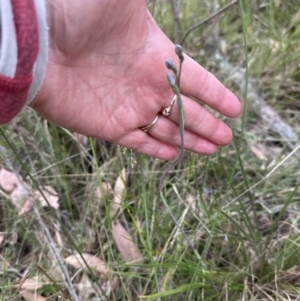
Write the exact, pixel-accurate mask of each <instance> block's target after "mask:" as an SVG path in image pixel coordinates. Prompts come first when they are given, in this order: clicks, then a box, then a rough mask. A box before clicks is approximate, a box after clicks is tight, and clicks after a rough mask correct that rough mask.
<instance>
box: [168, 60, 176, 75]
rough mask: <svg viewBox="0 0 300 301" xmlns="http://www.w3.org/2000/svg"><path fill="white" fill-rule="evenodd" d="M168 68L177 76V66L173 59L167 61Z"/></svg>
mask: <svg viewBox="0 0 300 301" xmlns="http://www.w3.org/2000/svg"><path fill="white" fill-rule="evenodd" d="M166 67H167V68H168V69H169V70H172V71H173V72H174V73H175V74H177V69H176V66H175V64H174V62H173V61H172V60H171V59H167V60H166Z"/></svg>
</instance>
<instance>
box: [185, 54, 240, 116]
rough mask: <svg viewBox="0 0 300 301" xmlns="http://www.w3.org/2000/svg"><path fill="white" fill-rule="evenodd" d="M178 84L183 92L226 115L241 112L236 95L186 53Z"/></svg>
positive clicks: (235, 114)
mask: <svg viewBox="0 0 300 301" xmlns="http://www.w3.org/2000/svg"><path fill="white" fill-rule="evenodd" d="M180 85H181V91H182V92H183V93H184V94H186V95H190V96H193V97H195V98H197V99H199V100H201V101H203V102H204V103H206V104H207V105H209V106H210V107H211V108H213V109H214V110H216V111H218V112H220V113H221V114H223V115H225V116H227V117H230V118H233V117H237V116H238V115H239V114H240V113H241V104H240V102H239V100H238V99H237V97H236V96H235V95H234V94H233V93H232V92H231V91H229V90H228V89H226V88H225V86H224V85H223V84H222V83H221V82H220V81H219V80H218V79H217V78H216V77H215V76H214V75H212V74H211V73H210V72H208V71H207V70H205V69H204V68H203V67H201V66H200V65H199V64H198V63H196V62H195V61H194V60H193V59H191V58H190V57H189V56H187V55H185V60H184V62H183V67H182V75H181V83H180Z"/></svg>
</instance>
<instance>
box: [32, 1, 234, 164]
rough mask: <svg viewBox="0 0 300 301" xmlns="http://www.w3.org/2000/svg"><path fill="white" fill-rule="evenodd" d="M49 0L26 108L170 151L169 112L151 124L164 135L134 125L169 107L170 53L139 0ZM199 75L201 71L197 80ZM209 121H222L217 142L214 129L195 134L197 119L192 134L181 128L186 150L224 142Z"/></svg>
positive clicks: (144, 147) (87, 130) (157, 152)
mask: <svg viewBox="0 0 300 301" xmlns="http://www.w3.org/2000/svg"><path fill="white" fill-rule="evenodd" d="M56 2H57V3H55V2H52V3H51V4H50V5H51V7H50V8H49V12H48V13H49V17H50V21H49V23H50V28H51V32H50V53H49V62H48V66H47V72H46V75H45V80H44V83H43V87H42V89H41V91H40V93H39V94H38V96H37V97H36V99H35V100H34V101H33V102H32V106H33V107H34V108H35V109H36V110H37V111H39V112H40V113H41V114H42V115H44V116H45V117H46V118H47V119H49V120H51V121H53V122H55V123H56V124H58V125H61V126H63V127H65V128H68V129H70V130H73V131H76V132H79V133H82V134H86V135H88V136H92V137H97V138H101V139H103V140H107V141H111V142H115V143H118V144H120V145H123V146H126V147H129V148H132V149H135V150H137V151H139V152H142V153H145V154H148V155H151V156H156V157H158V158H164V159H170V158H172V157H174V156H176V153H177V151H176V146H178V145H179V144H180V142H179V130H178V125H176V116H173V120H174V121H175V122H172V121H171V120H164V119H162V118H163V117H161V118H160V119H159V122H158V123H157V125H155V127H156V128H157V129H159V126H160V127H161V128H163V129H164V128H169V130H166V133H165V135H163V134H162V131H159V132H160V133H156V132H155V127H153V130H151V131H153V133H151V132H150V135H149V134H146V133H144V132H142V131H141V130H139V127H141V126H144V125H147V124H149V123H150V122H151V121H152V120H153V118H154V117H155V115H156V114H157V113H158V112H159V111H161V110H162V109H163V108H164V107H167V106H168V105H169V103H170V100H171V99H172V95H173V93H172V91H171V89H170V88H169V86H168V83H167V80H166V75H165V74H166V68H165V65H164V62H165V60H166V59H167V58H172V57H173V58H174V54H173V51H174V46H173V44H172V43H171V42H170V41H169V40H168V39H167V38H166V37H165V36H164V34H163V33H162V32H161V31H160V30H159V28H158V27H157V25H156V23H155V22H154V21H153V19H152V17H151V16H150V15H149V14H148V12H147V10H146V8H145V1H142V0H139V1H136V0H135V1H134V0H130V1H127V2H126V4H119V3H120V2H119V1H117V0H115V1H113V0H105V1H101V4H100V3H99V2H97V1H93V0H91V1H89V2H88V1H81V0H78V1H77V2H75V3H74V1H72V5H69V6H70V7H66V8H65V9H64V7H63V5H67V4H66V3H65V2H66V1H61V2H62V3H59V0H57V1H56ZM175 59H176V58H175ZM190 61H191V60H190ZM187 64H188V67H187V69H189V68H195V66H196V65H195V63H194V62H188V63H187ZM199 68H200V66H199ZM191 70H192V69H191ZM200 70H201V72H204V71H203V69H200ZM205 78H206V75H204V76H203V83H204V80H205ZM188 80H189V79H188V78H187V79H186V82H188ZM206 80H207V78H206ZM206 86H208V85H206ZM183 87H184V85H183ZM185 87H186V90H187V91H186V93H187V94H189V93H188V92H192V91H189V85H188V84H186V85H185ZM224 89H225V88H224V87H223V90H224ZM193 94H195V93H193V92H192V93H190V95H193ZM193 96H195V97H197V96H198V95H193ZM204 98H205V96H204ZM197 106H199V105H197ZM237 106H238V105H237V102H236V104H235V107H236V108H235V113H232V111H231V112H230V113H227V111H226V109H223V110H222V108H220V109H219V111H221V112H222V113H224V114H227V115H230V114H231V113H232V115H237V114H238V112H239V108H238V107H237ZM199 107H200V106H199ZM232 107H234V105H232ZM174 111H176V110H175V109H174ZM201 112H202V113H201V114H202V115H203V116H209V118H213V117H212V116H210V115H209V113H205V114H206V115H205V114H204V113H203V112H204V111H203V109H202V110H201ZM174 114H175V112H174ZM186 114H189V113H188V112H186ZM199 114H200V109H199ZM199 114H198V115H199ZM177 115H178V114H177ZM192 117H193V116H190V118H192ZM174 118H175V119H174ZM177 118H178V117H177ZM206 118H207V117H206ZM192 119H193V120H192V122H191V124H190V125H189V124H188V125H187V126H188V127H190V128H191V127H192V125H193V124H194V123H196V120H195V118H192ZM212 120H213V122H214V123H215V127H217V128H220V127H221V128H222V127H223V129H222V131H223V132H224V133H225V134H226V135H227V136H228V137H227V138H225V139H224V141H222V139H221V140H220V138H218V134H217V136H215V137H214V135H215V132H217V130H216V131H214V133H212V134H208V135H209V136H210V137H205V134H204V133H202V132H204V130H205V127H204V126H203V125H202V129H201V126H199V125H197V126H196V128H197V129H196V130H195V133H193V131H192V130H191V129H187V135H186V137H187V141H185V142H186V145H187V148H189V149H191V150H193V151H196V152H199V153H212V152H214V151H215V149H216V144H218V139H219V140H220V141H219V142H220V144H226V143H228V142H229V141H227V140H230V139H231V134H230V130H229V129H228V128H226V126H225V125H224V124H223V123H221V121H219V120H217V119H216V118H213V119H212ZM198 122H199V121H198ZM170 123H172V125H171V124H170ZM200 123H201V120H200ZM169 125H170V126H169ZM175 130H176V133H175V132H174V131H175ZM226 131H227V132H226ZM173 132H174V133H173ZM167 134H168V135H170V134H173V138H172V137H171V136H170V137H171V139H173V141H175V143H174V145H172V144H173V143H171V141H168V139H169V138H168V137H167ZM174 135H175V136H176V138H174ZM226 135H225V136H226ZM219 136H222V135H221V134H219ZM223 136H224V135H223ZM199 139H200V140H199ZM200 144H201V145H202V149H201V147H200V146H199V145H200ZM205 150H206V151H205Z"/></svg>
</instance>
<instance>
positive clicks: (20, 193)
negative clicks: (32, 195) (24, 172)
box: [10, 185, 30, 210]
mask: <svg viewBox="0 0 300 301" xmlns="http://www.w3.org/2000/svg"><path fill="white" fill-rule="evenodd" d="M10 197H11V201H12V203H13V204H14V205H15V206H16V208H17V209H18V210H21V208H23V207H24V205H25V204H26V202H27V201H30V200H29V196H28V193H27V191H26V190H25V188H24V187H23V186H22V185H19V186H17V187H16V188H15V189H14V191H13V193H12V194H11V196H10Z"/></svg>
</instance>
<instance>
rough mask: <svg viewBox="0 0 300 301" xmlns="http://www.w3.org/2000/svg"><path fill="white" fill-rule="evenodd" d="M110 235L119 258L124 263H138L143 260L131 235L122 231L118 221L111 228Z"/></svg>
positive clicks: (122, 228)
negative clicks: (120, 257)
mask: <svg viewBox="0 0 300 301" xmlns="http://www.w3.org/2000/svg"><path fill="white" fill-rule="evenodd" d="M112 235H113V238H114V241H115V243H116V245H117V248H118V250H119V252H120V254H121V256H122V257H123V258H124V259H125V260H126V261H135V262H136V261H140V260H142V259H143V256H142V254H141V253H140V251H139V250H138V247H137V244H136V243H135V242H133V240H132V237H131V235H130V234H129V233H128V232H127V231H126V230H125V229H124V227H123V226H122V225H121V223H120V222H119V221H117V222H116V223H114V224H113V226H112Z"/></svg>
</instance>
